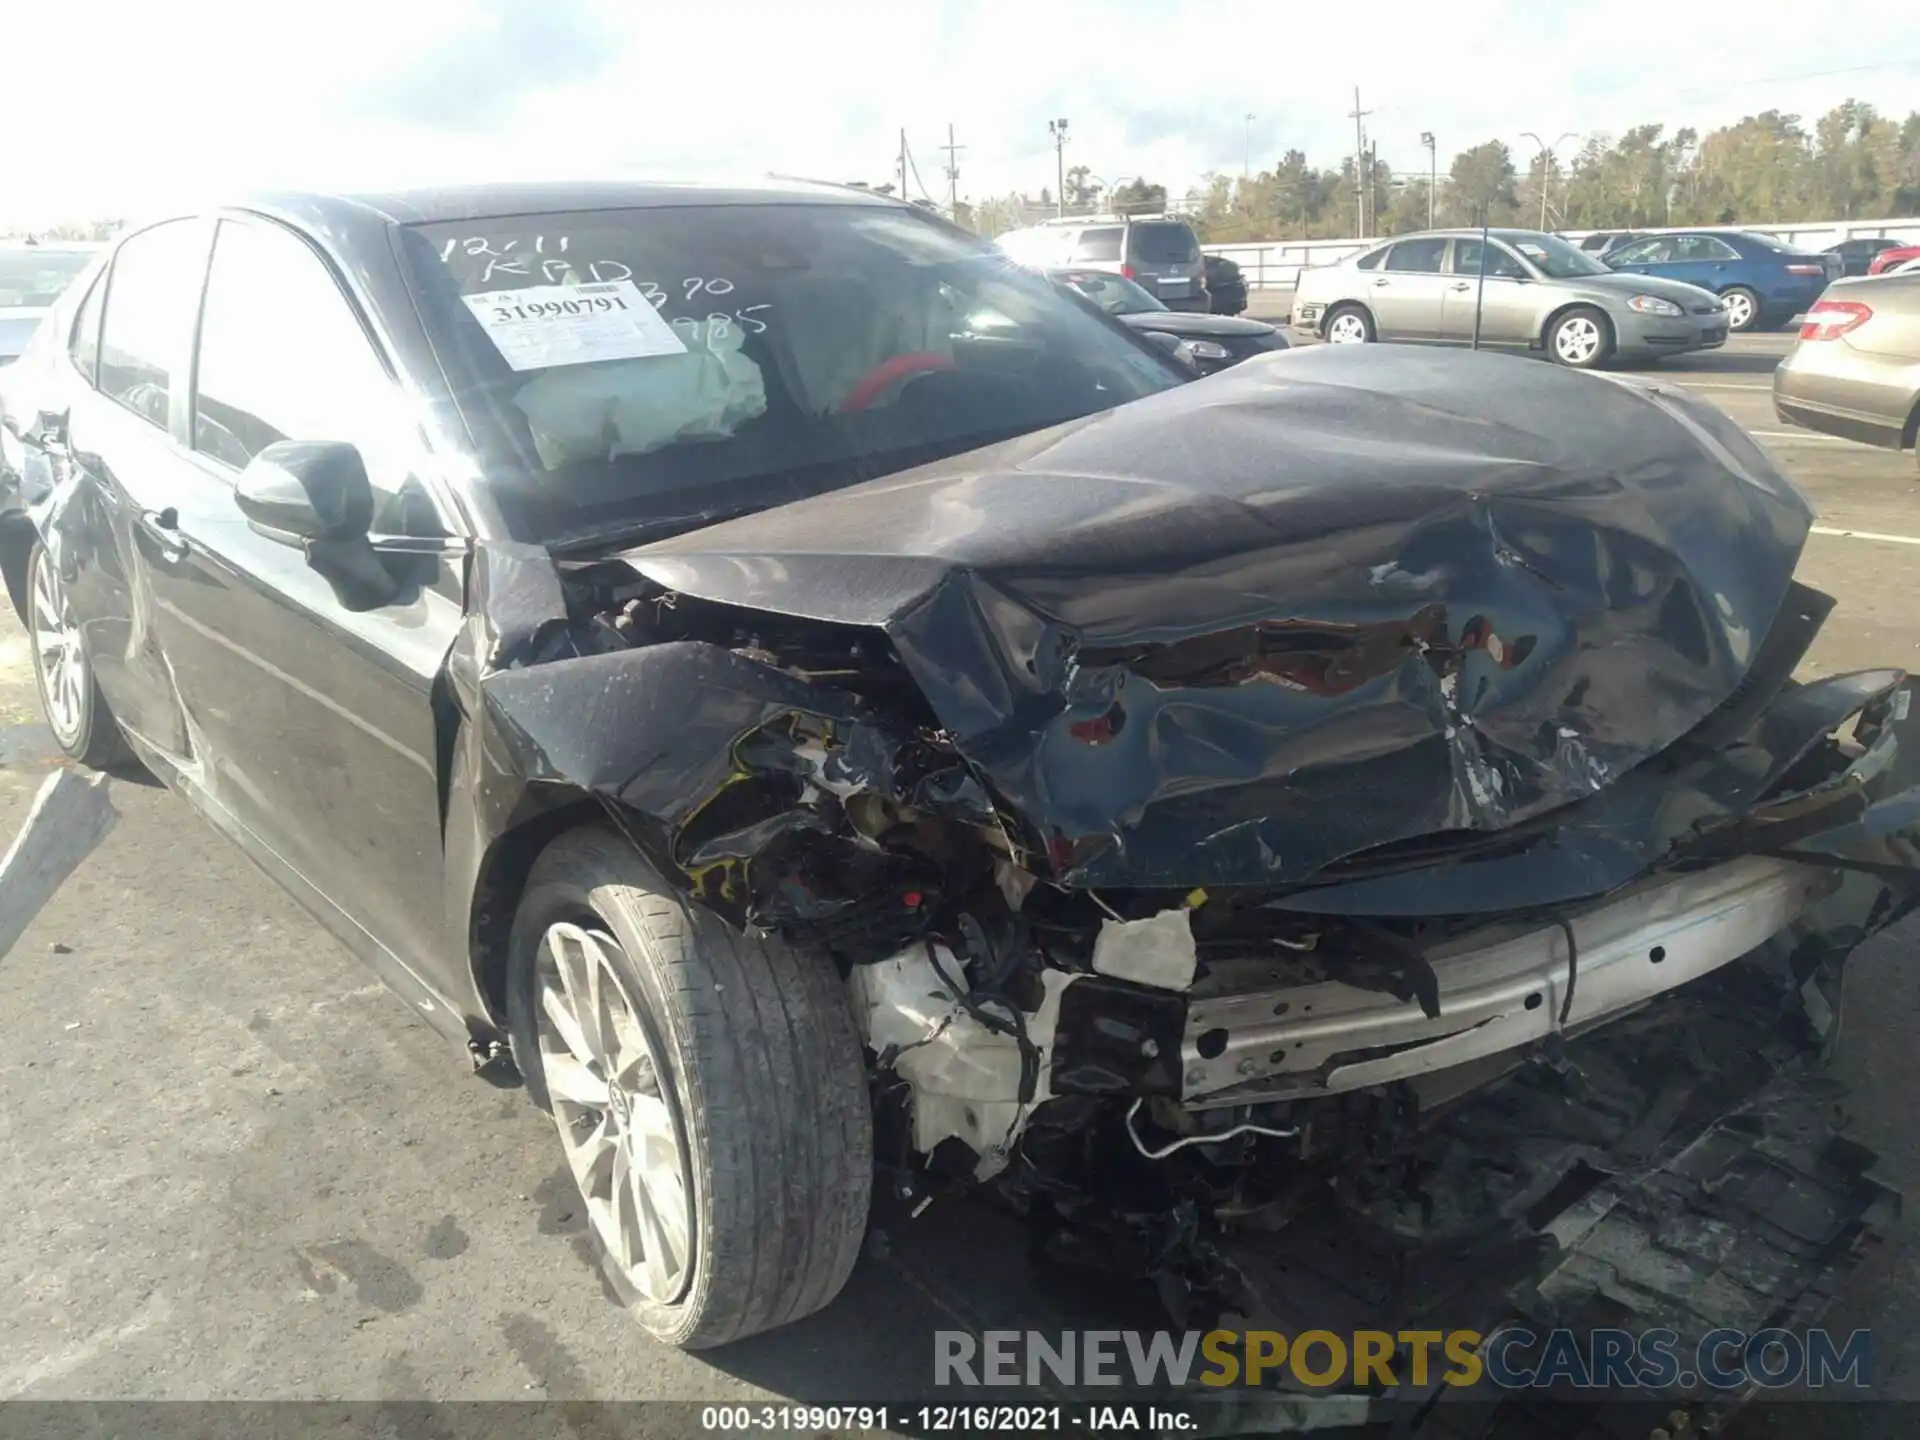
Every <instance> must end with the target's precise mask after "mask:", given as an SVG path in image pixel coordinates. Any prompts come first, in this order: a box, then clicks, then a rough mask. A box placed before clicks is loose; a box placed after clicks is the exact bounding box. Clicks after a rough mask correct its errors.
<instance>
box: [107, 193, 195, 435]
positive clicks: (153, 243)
mask: <svg viewBox="0 0 1920 1440" xmlns="http://www.w3.org/2000/svg"><path fill="white" fill-rule="evenodd" d="M205 238H206V231H205V229H204V228H203V227H202V226H201V225H200V224H199V223H198V222H196V221H193V220H168V221H166V222H164V223H162V224H159V225H155V226H154V227H153V228H152V229H150V230H143V231H141V232H140V233H139V234H138V235H134V236H132V237H130V238H129V239H128V240H127V241H126V242H125V243H124V244H122V245H121V247H120V249H119V251H118V252H117V253H116V254H115V255H114V257H113V269H112V270H111V271H109V272H108V275H107V314H106V321H105V323H104V325H103V326H102V327H101V332H100V368H99V382H98V383H99V386H100V389H101V390H102V391H103V392H104V393H105V394H106V395H108V396H109V397H110V398H112V399H114V400H117V401H119V402H120V403H121V404H122V405H124V406H126V407H127V408H128V409H129V410H131V411H133V413H134V414H136V415H138V416H140V417H141V418H142V419H145V420H149V421H151V422H152V423H153V424H155V425H157V426H159V427H160V428H161V429H162V430H165V429H168V428H169V427H170V426H171V424H172V420H173V409H172V392H173V382H174V380H175V378H176V377H177V376H178V375H179V373H180V369H181V367H182V366H184V365H185V364H186V361H187V348H188V346H189V344H190V343H191V339H192V334H193V317H194V311H195V310H196V309H197V308H198V306H199V303H200V281H201V277H202V272H203V268H204V266H205V264H206V258H207V255H206V246H205Z"/></svg>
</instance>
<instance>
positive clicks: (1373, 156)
mask: <svg viewBox="0 0 1920 1440" xmlns="http://www.w3.org/2000/svg"><path fill="white" fill-rule="evenodd" d="M1379 173H1380V142H1379V141H1378V140H1369V141H1368V142H1367V204H1368V205H1369V206H1371V207H1372V212H1373V228H1374V229H1376V230H1378V229H1379V228H1380V195H1379V192H1378V191H1376V190H1375V189H1374V187H1373V181H1374V177H1375V176H1376V175H1378V174H1379Z"/></svg>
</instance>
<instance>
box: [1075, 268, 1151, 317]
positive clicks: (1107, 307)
mask: <svg viewBox="0 0 1920 1440" xmlns="http://www.w3.org/2000/svg"><path fill="white" fill-rule="evenodd" d="M1060 278H1061V279H1062V280H1064V281H1066V282H1067V284H1069V285H1071V286H1072V287H1073V288H1074V289H1075V290H1078V291H1079V292H1080V293H1081V294H1082V295H1084V296H1086V297H1087V299H1089V300H1091V301H1092V302H1093V303H1094V304H1096V305H1098V306H1099V307H1100V308H1101V309H1102V310H1104V311H1106V312H1107V314H1109V315H1145V314H1147V313H1149V312H1151V311H1156V310H1165V309H1166V308H1167V307H1166V306H1164V305H1162V304H1161V303H1160V302H1159V301H1158V300H1156V299H1154V298H1153V296H1151V295H1149V294H1148V293H1147V292H1146V291H1145V290H1142V289H1141V288H1140V287H1139V286H1138V285H1136V284H1134V283H1133V281H1131V280H1128V279H1126V278H1125V277H1124V276H1120V275H1106V274H1102V273H1101V272H1099V271H1097V270H1093V271H1089V270H1073V271H1069V272H1068V273H1067V274H1065V275H1062V276H1061V277H1060Z"/></svg>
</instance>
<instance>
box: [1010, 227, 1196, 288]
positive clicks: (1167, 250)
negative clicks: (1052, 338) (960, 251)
mask: <svg viewBox="0 0 1920 1440" xmlns="http://www.w3.org/2000/svg"><path fill="white" fill-rule="evenodd" d="M997 243H998V244H999V246H1000V248H1001V249H1002V250H1005V251H1006V252H1007V254H1009V255H1011V256H1012V257H1013V258H1014V259H1015V260H1017V261H1019V262H1020V263H1021V264H1022V265H1030V266H1033V267H1035V268H1037V269H1042V270H1056V269H1061V268H1063V267H1068V266H1071V267H1072V268H1074V269H1077V270H1107V271H1111V272H1112V273H1114V274H1116V275H1122V276H1125V277H1126V278H1127V279H1129V280H1131V281H1133V282H1134V283H1135V284H1136V285H1138V286H1140V288H1141V289H1143V290H1145V291H1146V292H1147V293H1148V294H1149V295H1151V296H1153V298H1154V299H1156V300H1158V301H1159V302H1160V303H1161V304H1162V305H1165V306H1166V307H1167V308H1168V309H1170V310H1207V309H1209V308H1210V307H1211V303H1212V302H1211V300H1210V299H1209V297H1208V295H1207V279H1206V266H1205V263H1204V261H1203V259H1202V257H1201V254H1200V237H1199V236H1197V235H1195V234H1194V233H1193V227H1192V226H1191V225H1189V224H1188V223H1187V222H1186V221H1185V220H1182V219H1180V218H1179V217H1178V216H1176V215H1089V216H1074V217H1069V218H1067V219H1063V220H1049V221H1047V222H1046V223H1045V224H1042V225H1036V226H1033V227H1032V228H1030V229H1026V230H1014V231H1011V232H1009V233H1008V234H1005V235H1002V236H1001V237H1000V238H999V240H998V242H997Z"/></svg>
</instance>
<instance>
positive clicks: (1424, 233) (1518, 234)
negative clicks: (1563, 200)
mask: <svg viewBox="0 0 1920 1440" xmlns="http://www.w3.org/2000/svg"><path fill="white" fill-rule="evenodd" d="M1486 233H1487V234H1488V235H1490V236H1492V237H1493V238H1494V239H1495V240H1508V241H1512V240H1537V239H1539V238H1540V237H1541V236H1543V235H1545V236H1549V237H1550V238H1552V239H1555V240H1560V241H1562V242H1565V241H1566V237H1565V236H1564V235H1554V234H1553V232H1552V231H1550V230H1521V229H1517V228H1514V227H1511V226H1504V227H1503V226H1500V225H1495V226H1493V227H1492V228H1490V229H1489V230H1488V231H1487V232H1486ZM1479 238H1480V227H1479V226H1478V225H1463V226H1461V227H1460V228H1459V229H1456V230H1415V231H1412V232H1411V233H1409V234H1406V235H1383V236H1381V237H1380V238H1379V239H1377V240H1375V241H1373V242H1371V243H1372V244H1373V245H1376V246H1377V245H1391V244H1393V243H1394V242H1395V241H1396V240H1443V239H1460V240H1478V239H1479Z"/></svg>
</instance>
